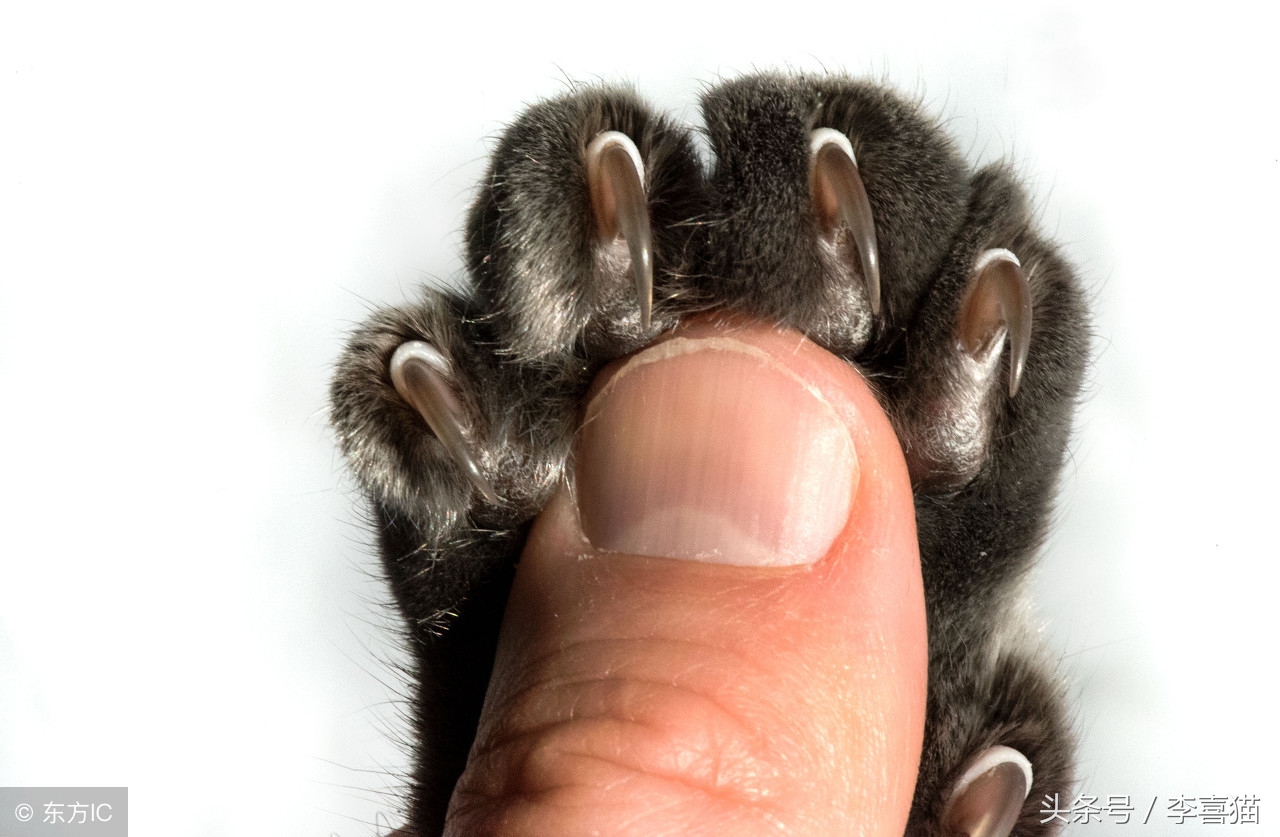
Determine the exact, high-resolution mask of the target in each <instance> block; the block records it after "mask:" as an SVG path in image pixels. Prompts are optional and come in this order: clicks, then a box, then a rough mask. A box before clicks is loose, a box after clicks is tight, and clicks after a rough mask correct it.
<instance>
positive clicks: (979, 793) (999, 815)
mask: <svg viewBox="0 0 1280 837" xmlns="http://www.w3.org/2000/svg"><path fill="white" fill-rule="evenodd" d="M1031 776H1032V774H1031V762H1029V761H1027V759H1026V757H1025V756H1023V755H1022V753H1020V752H1018V751H1017V750H1015V749H1013V748H1012V747H1004V746H995V747H991V748H988V749H987V750H984V751H983V752H982V753H981V754H980V755H979V756H977V757H976V758H975V759H973V761H971V762H970V763H969V766H968V767H967V768H965V771H964V773H963V774H961V776H960V778H959V780H957V781H956V784H955V788H954V789H953V790H952V791H951V798H950V799H949V800H948V801H947V806H946V809H945V810H944V811H943V814H942V825H943V828H944V829H945V831H946V833H947V834H954V835H960V834H963V835H967V837H1008V835H1009V834H1010V833H1011V832H1012V831H1013V827H1014V825H1016V824H1017V822H1018V815H1019V814H1020V813H1021V812H1022V803H1023V802H1025V801H1026V798H1027V794H1028V793H1030V792H1031Z"/></svg>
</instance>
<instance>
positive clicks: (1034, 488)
mask: <svg viewBox="0 0 1280 837" xmlns="http://www.w3.org/2000/svg"><path fill="white" fill-rule="evenodd" d="M703 114H704V119H705V123H706V129H705V130H706V134H707V138H708V139H709V141H710V147H711V151H712V154H713V156H714V160H713V162H711V163H710V165H709V166H708V167H707V168H705V169H704V164H703V162H702V161H701V160H700V159H699V156H698V153H697V151H696V145H695V143H694V142H693V138H692V136H691V135H690V133H689V132H688V131H687V130H686V129H684V128H682V127H681V126H679V125H677V124H675V123H674V122H672V121H671V120H670V119H668V118H666V117H664V116H662V115H660V114H658V113H656V112H654V111H653V110H651V109H650V108H649V107H648V106H646V105H645V104H644V103H642V102H641V101H640V100H639V99H638V98H637V97H636V96H635V95H634V94H633V93H631V92H630V91H627V90H622V89H617V88H587V89H584V90H579V91H576V92H574V93H572V94H570V95H567V96H564V97H562V98H559V99H556V100H552V101H548V102H543V103H540V104H538V105H535V106H533V107H532V108H530V109H529V110H528V111H526V112H525V113H524V114H523V115H522V116H520V117H519V118H518V119H517V120H516V122H515V123H514V124H513V125H512V126H511V127H510V128H509V129H508V130H507V131H506V133H505V134H504V135H503V137H502V138H501V140H500V141H499V144H498V147H497V149H496V150H495V153H494V155H493V159H492V163H491V167H490V169H489V172H488V174H487V175H486V177H485V179H484V181H483V182H482V184H481V188H480V193H479V196H478V198H477V200H476V202H475V205H474V207H473V208H472V211H471V215H470V218H469V220H468V224H467V263H468V266H469V270H470V273H471V276H472V279H473V280H474V287H473V289H472V291H471V292H470V293H469V294H466V295H462V294H453V293H445V292H439V291H426V292H424V294H423V297H422V299H421V300H420V302H418V303H417V304H415V305H408V306H404V307H401V308H396V309H388V310H385V311H381V312H378V313H377V314H375V315H374V316H373V317H372V318H371V319H370V321H369V322H368V323H366V324H365V325H364V326H363V327H362V328H361V329H360V330H359V331H358V332H357V333H356V334H355V336H354V337H353V338H352V341H351V343H350V344H349V346H348V348H347V350H346V352H345V353H344V355H343V357H342V358H341V360H340V362H339V365H338V370H337V374H336V375H335V380H334V383H333V387H332V415H333V423H334V426H335V428H336V430H337V434H338V437H339V441H340V444H341V446H342V448H343V450H344V453H345V454H346V455H347V458H348V460H349V461H350V463H351V465H352V468H353V470H354V472H355V473H356V475H357V477H358V479H359V480H360V482H361V484H362V485H363V486H364V487H365V489H366V491H367V492H368V494H369V496H370V499H371V502H372V505H373V509H374V512H375V515H376V517H377V520H378V523H379V533H380V539H381V548H382V554H383V559H384V566H385V567H386V571H387V574H388V577H389V579H390V581H391V584H392V587H393V590H394V591H395V594H396V597H397V601H398V603H399V605H400V607H401V609H402V611H403V612H404V614H405V616H406V618H407V619H408V621H409V624H410V627H411V632H412V634H413V636H414V638H415V639H416V640H417V641H416V643H415V651H416V653H417V661H416V665H417V672H416V676H417V678H418V680H419V688H420V692H419V700H418V717H417V724H418V729H417V732H418V734H419V736H420V740H421V752H420V754H419V755H420V767H419V772H418V775H417V777H416V787H415V791H414V793H415V797H414V800H413V803H412V805H413V818H414V821H415V826H416V827H417V828H418V829H419V833H421V834H428V833H435V832H436V831H438V830H439V826H440V823H442V818H443V813H444V808H445V805H446V804H447V800H448V794H449V791H450V789H451V788H452V784H453V781H454V780H456V778H457V775H458V773H460V772H461V769H462V766H463V764H464V762H465V757H466V751H467V748H468V747H469V745H470V742H471V738H472V736H473V735H474V730H475V719H476V717H477V715H478V712H479V707H480V701H481V699H482V697H483V690H484V684H485V682H486V680H487V676H488V668H489V666H490V665H491V661H492V655H493V643H494V642H495V641H496V630H497V623H498V621H499V620H500V616H501V608H502V602H503V600H504V598H505V595H506V589H507V587H508V585H509V583H510V568H511V565H512V564H513V562H514V558H515V556H516V555H517V554H518V550H519V548H520V545H521V543H522V541H523V536H524V532H525V530H526V527H527V524H528V523H529V521H530V520H531V519H532V518H533V517H534V516H535V515H536V514H537V512H538V511H539V510H540V509H541V508H542V507H543V506H544V505H545V504H546V502H547V500H548V498H549V496H550V493H551V491H552V490H553V488H554V487H555V485H556V484H557V482H558V481H559V480H560V478H561V476H562V473H563V468H564V463H565V460H566V457H567V456H568V453H569V449H570V445H571V442H572V439H573V434H574V432H575V429H576V422H577V420H578V416H579V409H580V404H581V400H582V398H583V397H584V395H585V393H586V391H587V387H588V386H589V385H590V383H591V380H592V378H593V377H594V375H595V374H596V373H597V372H598V371H599V370H600V368H601V367H602V366H603V365H604V364H606V363H608V362H609V361H611V360H614V359H616V358H618V357H621V356H623V355H625V354H628V353H631V352H634V351H636V350H638V349H640V348H642V347H644V346H645V345H647V344H649V343H650V342H652V341H653V340H654V339H655V338H657V337H658V336H659V335H661V334H663V333H665V332H667V331H669V330H671V329H672V328H674V327H675V326H677V325H678V324H679V323H681V322H682V321H684V320H686V319H688V318H689V317H691V316H694V315H696V314H703V313H705V312H732V313H734V314H735V315H746V316H749V317H752V318H756V319H760V320H763V321H766V322H770V323H777V324H779V325H782V326H786V327H789V328H792V329H795V330H797V331H800V332H801V333H803V334H805V335H806V336H808V337H809V338H810V339H811V340H813V341H814V342H816V343H818V344H819V345H822V346H823V347H825V348H826V349H828V350H829V351H831V352H833V353H834V354H836V355H838V356H840V357H842V358H844V359H846V360H847V361H848V362H850V363H852V364H854V365H856V366H857V367H858V368H859V369H861V370H862V372H863V373H864V374H865V375H866V376H867V377H868V379H869V380H870V381H871V382H872V383H873V385H874V386H875V388H876V390H877V394H878V397H879V398H880V401H881V404H882V405H883V407H884V408H885V410H886V412H887V413H888V415H889V416H890V418H891V420H892V421H893V423H894V427H895V429H896V430H897V433H898V436H899V439H900V441H901V442H902V446H903V450H904V453H905V455H906V458H907V462H908V465H909V468H910V472H911V477H912V482H913V486H914V489H915V494H916V511H917V520H918V528H919V533H920V535H919V536H920V548H921V560H922V566H923V574H924V581H925V589H926V605H927V608H928V618H929V635H930V672H929V678H930V684H929V703H928V714H927V721H926V733H925V745H924V754H923V757H922V763H921V770H920V778H919V781H918V784H917V792H916V797H915V802H914V805H913V809H912V814H911V820H910V822H909V826H908V829H909V832H911V833H917V834H939V835H941V834H962V833H963V834H970V835H971V837H976V835H1002V834H1008V833H1011V831H1010V830H1011V829H1012V830H1015V831H1016V832H1017V833H1018V834H1040V833H1045V831H1046V828H1047V827H1046V826H1042V825H1041V824H1040V823H1039V816H1038V807H1037V805H1038V802H1039V800H1040V799H1042V798H1043V797H1044V796H1046V795H1049V796H1052V795H1053V794H1055V793H1056V794H1059V795H1060V796H1062V795H1067V794H1069V785H1070V782H1071V767H1070V749H1071V743H1070V735H1069V729H1068V724H1067V721H1066V717H1065V710H1064V706H1063V700H1062V696H1061V691H1060V686H1059V685H1058V681H1057V680H1056V678H1055V675H1054V674H1053V667H1052V666H1051V665H1049V664H1047V663H1046V662H1045V661H1044V658H1043V657H1042V656H1041V653H1040V652H1039V651H1037V650H1036V648H1035V645H1034V644H1033V643H1032V642H1031V641H1029V639H1028V636H1029V634H1028V632H1027V630H1026V628H1025V626H1023V625H1022V624H1021V623H1020V622H1019V621H1018V620H1019V619H1020V618H1021V613H1022V610H1021V609H1020V608H1019V607H1017V601H1018V596H1019V586H1020V581H1021V580H1022V578H1023V576H1024V575H1025V572H1026V570H1027V569H1028V567H1029V566H1030V563H1031V561H1032V560H1033V557H1034V554H1035V552H1036V550H1037V549H1038V547H1039V545H1040V542H1041V540H1042V539H1043V536H1044V530H1045V526H1046V518H1047V516H1048V513H1049V508H1050V504H1051V502H1052V496H1053V490H1054V486H1055V483H1056V479H1057V475H1058V472H1059V471H1060V469H1061V465H1062V460H1063V457H1064V454H1065V450H1066V443H1067V436H1068V432H1069V429H1070V420H1071V414H1072V410H1073V407H1074V403H1075V399H1076V397H1077V393H1078V390H1079V387H1080V381H1081V377H1082V371H1083V366H1084V362H1085V359H1086V356H1087V351H1088V346H1087V339H1086V335H1087V316H1086V312H1085V306H1084V303H1083V298H1082V294H1081V291H1080V288H1079V283H1078V281H1077V279H1076V278H1075V276H1074V274H1073V272H1072V270H1071V268H1070V266H1069V265H1068V264H1067V263H1066V262H1065V261H1064V260H1063V259H1062V257H1061V256H1060V255H1059V254H1058V253H1057V250H1056V248H1055V247H1054V245H1053V244H1052V243H1050V242H1048V241H1047V240H1046V239H1044V238H1043V237H1042V236H1040V235H1039V233H1037V232H1036V230H1035V227H1034V223H1033V218H1032V216H1031V212H1030V209H1029V207H1028V204H1027V201H1026V198H1025V196H1024V194H1023V192H1022V190H1021V188H1020V187H1019V185H1018V184H1017V182H1016V180H1015V178H1014V177H1013V176H1012V174H1011V172H1010V171H1009V170H1008V169H1007V168H1004V167H1001V166H993V167H988V168H985V169H982V170H980V171H978V172H972V171H971V170H970V168H969V167H968V166H967V165H966V164H965V162H964V161H963V159H962V158H961V157H960V156H959V155H958V153H957V152H956V150H955V148H954V146H953V145H952V143H951V141H950V140H949V139H947V137H946V136H945V134H944V133H943V132H942V131H941V130H940V129H939V128H938V126H937V125H936V123H935V122H933V121H932V120H930V119H929V118H927V117H926V116H924V115H923V113H922V112H921V110H920V109H919V107H918V106H917V105H916V104H914V103H911V102H908V101H905V100H903V99H902V98H900V97H898V96H897V95H895V94H894V93H892V92H890V91H888V90H886V89H884V88H883V87H880V86H877V85H873V84H868V83H861V82H856V81H851V80H849V79H845V78H828V77H817V78H812V77H795V76H780V75H769V74H764V75H756V76H750V77H747V78H743V79H738V80H735V81H731V82H728V83H726V84H723V85H721V86H719V87H717V88H714V89H712V90H711V91H709V92H708V93H707V94H706V95H705V97H704V99H703Z"/></svg>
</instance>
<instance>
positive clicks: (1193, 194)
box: [0, 0, 1280, 837]
mask: <svg viewBox="0 0 1280 837" xmlns="http://www.w3.org/2000/svg"><path fill="white" fill-rule="evenodd" d="M18 5H19V4H6V6H5V7H4V10H3V11H0V444H2V445H3V453H2V454H0V785H127V786H128V787H129V788H130V797H131V800H130V801H131V809H132V810H131V820H132V824H133V826H134V830H133V833H134V834H138V835H149V834H167V835H171V834H183V835H185V834H191V835H195V834H200V835H206V834H208V835H217V834H271V835H276V834H299V835H301V834H309V835H317V834H319V835H325V834H340V835H344V837H346V836H347V835H366V834H370V833H373V830H374V823H375V818H377V817H380V816H381V817H384V819H382V820H381V822H382V823H386V822H389V821H395V820H397V817H396V815H395V813H394V812H395V805H396V801H395V800H396V794H397V792H398V789H399V787H400V784H399V779H398V775H399V771H400V770H402V768H403V764H404V761H405V759H404V757H403V756H402V754H401V751H400V750H399V749H398V747H397V745H396V744H395V743H394V741H393V739H394V738H395V737H396V736H397V735H403V726H402V724H401V722H400V721H399V720H398V716H397V709H396V701H397V689H398V688H399V686H398V684H399V682H400V680H399V676H398V675H397V674H396V672H395V671H394V668H393V666H392V664H391V663H390V662H389V661H394V659H395V658H396V642H395V635H394V633H392V626H394V620H393V619H392V618H391V616H390V614H389V610H388V609H387V607H386V603H385V602H386V597H385V594H384V591H383V589H382V586H381V585H380V583H379V582H378V581H377V580H376V577H375V573H374V570H373V567H374V558H373V556H372V552H371V551H370V549H369V548H368V540H369V536H368V534H367V532H366V530H365V528H364V527H363V526H362V524H361V522H360V519H359V514H358V513H357V511H356V509H357V507H358V505H359V498H358V495H357V494H356V492H355V491H354V489H353V487H352V485H351V482H350V480H349V479H348V478H347V477H346V476H345V475H344V472H343V470H342V464H341V462H340V460H339V458H338V456H337V455H336V454H335V452H334V448H333V443H332V440H331V438H330V435H329V432H328V430H327V428H326V417H325V402H326V386H327V379H328V377H329V374H330V366H331V363H332V361H333V359H334V358H335V356H336V355H337V353H338V351H339V348H340V346H341V344H342V341H343V334H344V331H345V330H347V329H348V328H349V327H350V326H351V325H352V324H353V323H354V322H356V321H359V320H360V319H362V318H363V316H364V315H365V313H366V311H367V310H368V309H369V308H370V306H372V305H375V304H383V303H394V302H398V301H401V300H403V299H405V298H406V297H408V296H411V295H412V294H413V292H414V291H413V289H414V288H415V286H416V285H417V284H418V283H420V282H422V281H424V280H430V279H432V278H450V277H454V276H456V274H457V272H458V270H459V267H460V261H459V257H458V255H457V254H458V246H459V242H460V232H459V231H460V227H461V224H462V219H463V216H464V213H465V208H466V206H467V204H468V201H469V200H470V198H471V195H472V187H473V185H474V184H475V182H476V180H477V179H478V178H479V177H480V175H481V174H482V172H483V167H484V161H485V155H486V153H487V150H488V149H489V148H490V147H491V144H492V140H493V137H494V136H495V135H496V134H497V132H499V130H500V129H501V126H502V124H503V122H504V121H505V120H509V119H510V118H511V117H512V116H513V115H514V114H515V113H516V112H517V111H518V110H519V108H520V107H521V106H522V104H523V103H526V102H531V101H533V100H535V99H537V98H539V97H542V96H547V95H554V94H557V93H559V92H562V91H563V90H565V88H566V83H567V82H566V80H567V79H577V80H590V79H594V78H596V77H601V78H604V79H606V80H615V81H616V80H627V81H632V82H634V83H635V84H636V85H637V86H638V87H639V88H640V89H641V90H642V92H644V93H646V94H647V95H648V96H649V97H650V98H651V99H653V100H654V101H656V102H657V103H659V104H661V105H662V106H665V107H666V108H668V109H669V110H671V111H673V112H674V113H676V114H677V115H680V116H682V117H684V118H687V119H689V120H696V118H697V105H696V103H697V97H698V95H699V92H700V90H701V89H702V88H701V85H702V84H703V83H706V82H713V81H714V80H715V79H717V78H718V77H720V76H722V75H723V76H732V75H734V74H736V73H739V72H742V71H746V70H750V69H752V68H754V67H783V66H793V67H799V68H809V69H815V68H819V67H821V66H826V67H831V68H845V69H847V70H849V71H851V72H853V73H858V74H867V73H869V74H871V75H874V76H876V77H881V76H884V77H887V78H889V79H890V80H892V81H893V82H894V83H895V84H897V85H898V86H900V87H901V88H903V89H904V90H906V91H908V92H916V91H919V92H921V93H922V94H923V97H924V99H925V101H926V102H927V103H928V106H929V107H930V108H931V109H932V110H934V111H935V112H937V113H940V114H942V115H943V116H944V117H945V118H946V119H947V121H948V125H949V129H950V130H951V131H952V132H953V134H954V135H955V137H956V138H957V139H958V140H959V141H960V143H961V146H962V148H964V149H965V150H966V152H967V153H968V154H969V156H970V157H971V159H973V160H974V161H984V160H991V159H995V158H998V157H1002V156H1012V157H1013V159H1015V160H1016V161H1017V163H1018V164H1019V166H1020V167H1021V169H1022V170H1023V171H1025V172H1026V174H1027V178H1028V182H1029V185H1030V186H1031V188H1032V189H1033V191H1034V192H1035V194H1036V196H1037V198H1038V200H1039V202H1040V205H1041V206H1042V207H1043V222H1044V225H1045V226H1046V227H1047V229H1048V230H1049V231H1051V232H1052V233H1053V234H1055V235H1056V236H1058V237H1059V238H1060V239H1061V240H1062V241H1063V242H1064V243H1065V244H1066V247H1067V249H1068V252H1069V253H1070V255H1071V257H1072V258H1074V259H1075V261H1076V262H1077V263H1078V264H1079V266H1080V268H1081V270H1082V272H1083V275H1084V276H1085V277H1086V279H1087V281H1088V284H1089V288H1090V290H1091V292H1092V293H1093V295H1094V299H1095V303H1096V304H1095V308H1096V315H1097V317H1096V324H1095V330H1096V334H1097V339H1096V359H1095V361H1094V364H1093V366H1092V371H1091V374H1090V378H1089V386H1088V391H1087V394H1086V400H1085V403H1084V405H1083V409H1082V411H1081V416H1080V421H1079V428H1080V429H1079V433H1078V434H1077V437H1076V440H1075V442H1074V444H1073V446H1072V457H1071V460H1070V462H1069V464H1068V467H1067V471H1066V475H1065V485H1064V490H1063V493H1062V502H1061V505H1060V511H1059V514H1058V522H1057V525H1056V529H1055V534H1054V537H1053V540H1052V542H1051V544H1050V548H1049V550H1048V553H1047V558H1046V562H1045V564H1044V566H1043V570H1042V573H1041V575H1040V577H1039V581H1038V585H1037V591H1038V597H1039V602H1040V605H1041V615H1042V616H1043V617H1044V619H1045V621H1046V623H1047V625H1048V627H1047V629H1046V630H1047V636H1048V639H1049V641H1050V642H1051V643H1053V645H1054V646H1055V647H1056V648H1057V649H1059V650H1060V652H1061V654H1062V656H1063V660H1064V664H1065V666H1066V667H1067V669H1068V670H1069V671H1070V672H1071V673H1072V674H1073V676H1074V677H1075V682H1076V684H1077V686H1076V687H1077V691H1078V695H1079V703H1078V712H1077V720H1078V725H1079V728H1080V731H1081V734H1082V753H1081V761H1080V773H1081V783H1080V786H1081V788H1080V789H1081V790H1082V791H1083V792H1086V793H1092V794H1095V795H1099V796H1103V797H1105V796H1107V795H1110V794H1129V795H1131V796H1132V797H1133V798H1134V801H1135V806H1136V807H1139V808H1141V807H1143V806H1144V805H1145V804H1147V803H1148V801H1149V800H1150V799H1151V798H1152V797H1153V796H1156V795H1158V796H1160V797H1161V801H1160V806H1159V807H1158V808H1157V813H1156V815H1155V816H1154V817H1153V822H1152V824H1151V825H1148V826H1145V827H1144V826H1141V825H1137V824H1130V825H1128V826H1115V825H1092V826H1088V827H1079V828H1076V829H1073V832H1074V833H1075V834H1079V835H1103V834H1120V835H1142V834H1147V835H1152V837H1154V835H1158V834H1166V833H1178V834H1182V833H1189V834H1195V833H1203V834H1223V835H1241V837H1244V835H1249V834H1261V833H1268V832H1270V831H1271V830H1272V828H1273V827H1274V826H1269V825H1267V823H1269V822H1270V823H1274V822H1277V821H1280V777H1278V775H1277V768H1276V758H1275V754H1276V751H1277V744H1280V740H1278V739H1277V732H1276V723H1275V720H1274V708H1273V707H1274V694H1273V693H1274V684H1273V677H1274V674H1275V670H1276V657H1277V653H1276V647H1275V639H1276V626H1277V617H1276V612H1277V606H1276V603H1275V599H1276V573H1275V572H1274V570H1273V566H1274V563H1275V561H1276V558H1277V550H1276V548H1275V546H1274V541H1275V538H1274V535H1273V532H1274V529H1275V518H1276V510H1275V501H1276V498H1277V489H1276V487H1275V479H1276V475H1277V474H1280V454H1277V445H1276V443H1275V439H1276V419H1275V407H1274V403H1273V397H1272V394H1273V391H1274V389H1275V382H1276V373H1275V371H1274V370H1275V360H1276V356H1277V352H1276V348H1275V344H1276V336H1277V330H1278V326H1277V316H1276V312H1277V302H1278V301H1280V300H1278V299H1277V297H1278V295H1280V292H1278V291H1277V288H1278V287H1280V285H1278V283H1277V280H1278V279H1280V276H1277V273H1278V271H1277V267H1276V257H1275V246H1276V234H1277V231H1278V230H1280V211H1278V210H1277V199H1278V197H1280V195H1278V189H1277V187H1278V186H1280V163H1278V162H1277V158H1280V139H1278V137H1280V133H1278V131H1277V128H1280V120H1278V118H1277V102H1280V97H1278V96H1277V86H1278V85H1277V79H1278V76H1280V73H1278V69H1280V64H1278V62H1277V59H1276V58H1274V57H1272V56H1273V52H1272V50H1273V48H1274V45H1273V40H1274V34H1275V32H1276V31H1277V27H1276V21H1275V20H1274V19H1271V18H1269V17H1266V15H1267V13H1263V12H1257V11H1254V12H1245V11H1242V9H1243V8H1246V7H1248V8H1261V7H1262V4H1246V5H1242V6H1240V7H1237V6H1236V5H1235V4H1231V3H1214V4H1204V5H1201V6H1200V7H1198V8H1197V11H1196V12H1195V14H1194V15H1191V14H1182V13H1172V12H1169V13H1156V12H1152V11H1148V10H1149V9H1152V8H1154V6H1152V5H1150V4H1143V6H1142V10H1139V7H1138V6H1137V5H1133V6H1130V5H1127V4H1125V3H1119V2H1106V3H1092V2H1087V3H1073V4H1070V5H1058V6H1053V7H1043V6H1040V5H1038V4H1028V3H1012V2H1011V3H1007V4H1000V3H976V4H975V3H968V4H961V3H948V4H939V5H937V6H935V7H928V8H906V7H905V6H903V5H901V4H896V3H867V4H841V5H839V6H835V5H833V4H823V5H822V6H818V5H814V4H810V3H806V2H795V0H787V2H784V3H780V4H778V5H777V6H776V7H772V8H771V7H766V6H760V7H758V8H755V9H751V10H748V9H746V8H745V7H730V6H728V5H725V6H724V7H722V8H720V9H718V10H716V11H703V10H700V9H698V8H697V7H695V6H694V5H692V4H690V3H687V2H682V3H667V2H660V3H648V4H644V5H635V4H630V5H628V4H580V5H573V6H570V5H567V4H563V5H561V6H560V7H559V8H557V9H554V10H548V9H546V8H545V7H541V6H539V4H525V5H523V6H522V7H520V8H518V9H508V8H501V7H495V6H493V5H491V4H487V3H464V4H459V6H458V7H457V8H453V9H449V10H442V9H440V8H439V7H429V6H428V5H427V4H421V5H416V4H369V3H363V4H359V5H358V6H357V5H356V4H351V5H349V6H348V5H342V4H333V3H314V4H302V3H296V4H290V3H271V2H266V3H242V2H223V3H218V4H199V5H196V4H172V3H154V4H143V3H138V2H122V3H92V4H91V3H83V4H66V3H53V2H50V3H41V4H21V5H24V6H26V7H27V8H25V9H22V8H16V7H17V6H18ZM1244 794H1253V795H1257V796H1259V797H1260V798H1261V817H1262V825H1260V826H1235V827H1231V826H1218V827H1210V826H1200V825H1185V826H1182V827H1180V828H1175V827H1173V826H1170V825H1168V824H1167V821H1163V822H1162V821H1161V820H1160V816H1161V811H1160V809H1161V808H1163V807H1164V806H1165V805H1166V799H1167V798H1168V797H1176V796H1189V797H1199V796H1209V795H1228V796H1237V795H1244ZM1140 813H1141V812H1140ZM4 814H5V812H0V817H3V816H4Z"/></svg>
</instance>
